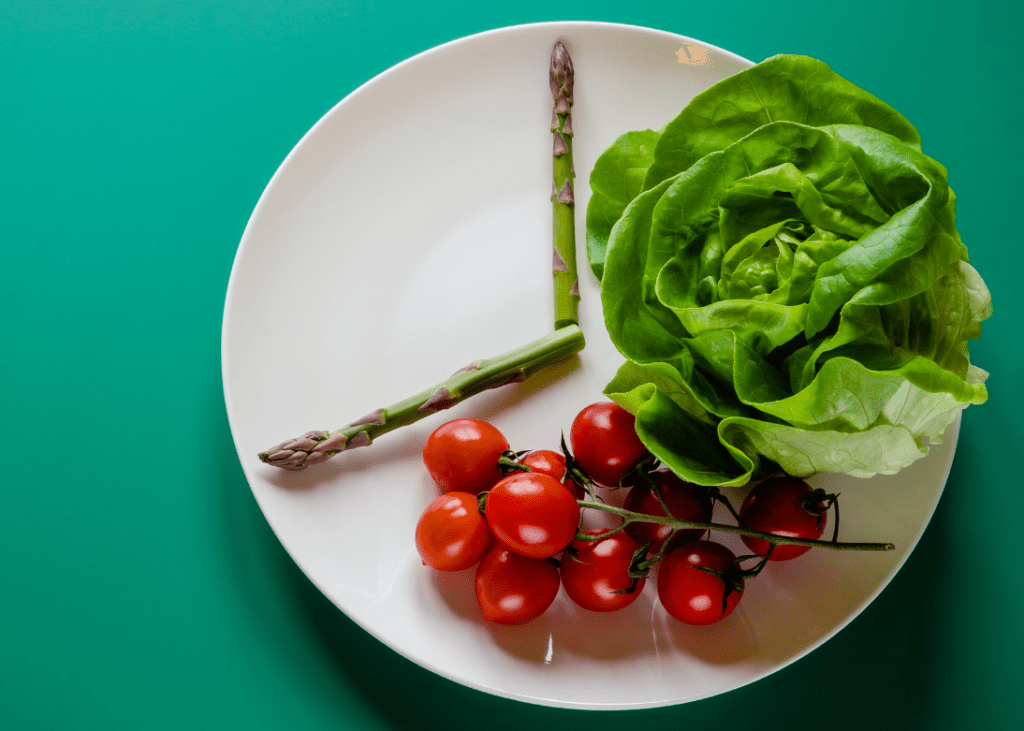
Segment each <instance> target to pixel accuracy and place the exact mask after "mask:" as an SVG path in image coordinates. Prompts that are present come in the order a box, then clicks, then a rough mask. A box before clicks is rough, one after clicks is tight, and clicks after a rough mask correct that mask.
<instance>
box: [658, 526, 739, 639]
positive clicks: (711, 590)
mask: <svg viewBox="0 0 1024 731" xmlns="http://www.w3.org/2000/svg"><path fill="white" fill-rule="evenodd" d="M735 560H736V555H735V554H734V553H733V552H732V551H730V550H729V549H728V548H726V547H725V546H723V545H722V544H720V543H713V542H711V541H692V542H690V543H684V544H683V545H682V546H680V547H679V548H677V549H675V550H674V551H671V552H670V553H669V554H668V555H667V556H666V557H665V558H664V559H663V560H662V562H661V566H660V567H659V568H658V598H659V599H661V604H662V606H663V607H665V611H666V612H668V613H669V614H670V615H671V616H673V617H675V618H676V619H678V620H679V621H680V622H685V623H686V624H698V625H699V624H713V623H715V622H717V621H718V620H720V619H724V618H725V617H728V616H729V614H730V613H731V612H732V610H733V609H735V608H736V605H737V604H738V603H739V601H740V597H742V596H743V580H742V579H736V581H737V582H738V587H737V588H733V589H732V590H730V591H729V592H728V594H726V589H727V586H728V585H727V584H726V581H725V580H723V579H721V578H719V577H718V576H715V575H713V574H709V573H707V572H706V571H702V570H700V569H699V568H697V567H698V566H705V567H707V568H710V569H714V570H715V571H720V572H722V573H725V572H727V571H729V570H730V569H731V568H732V566H733V562H734V561H735ZM723 597H724V599H725V611H722V600H723Z"/></svg>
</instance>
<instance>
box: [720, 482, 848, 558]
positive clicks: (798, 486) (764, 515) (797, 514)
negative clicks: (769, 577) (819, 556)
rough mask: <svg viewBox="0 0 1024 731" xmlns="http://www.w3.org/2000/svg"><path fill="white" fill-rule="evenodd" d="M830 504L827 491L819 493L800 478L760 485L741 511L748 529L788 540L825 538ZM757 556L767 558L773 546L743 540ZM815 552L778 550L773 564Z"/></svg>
mask: <svg viewBox="0 0 1024 731" xmlns="http://www.w3.org/2000/svg"><path fill="white" fill-rule="evenodd" d="M828 504H829V501H828V500H827V497H826V495H825V493H824V491H816V490H814V488H812V487H811V486H810V485H808V484H807V483H806V482H804V481H803V480H801V479H799V478H796V477H773V478H770V479H767V480H765V481H764V482H762V483H760V484H759V485H757V486H756V487H755V488H754V489H753V490H751V491H750V494H749V495H747V499H746V500H744V501H743V506H742V507H741V508H740V522H742V523H743V525H744V526H746V527H747V528H753V529H754V530H759V531H763V532H765V533H772V534H774V535H777V536H785V537H787V538H812V539H817V538H821V534H822V532H823V531H824V530H825V525H826V524H827V523H828V514H827V513H825V512H824V511H825V509H826V508H827V507H828ZM742 538H743V542H744V543H745V544H747V548H749V549H750V550H751V551H753V552H754V553H757V554H759V555H762V556H763V555H764V554H765V553H767V552H768V546H769V543H768V541H766V540H763V539H761V538H751V537H749V536H742ZM809 550H811V547H810V546H776V547H775V550H774V551H772V555H771V556H770V557H769V560H770V561H788V560H789V559H791V558H796V557H797V556H800V555H801V554H804V553H806V552H807V551H809Z"/></svg>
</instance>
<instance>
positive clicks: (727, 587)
mask: <svg viewBox="0 0 1024 731" xmlns="http://www.w3.org/2000/svg"><path fill="white" fill-rule="evenodd" d="M758 558H760V557H758ZM741 560H742V558H737V559H736V561H735V562H733V565H732V566H731V567H730V568H728V569H726V570H725V571H719V570H718V569H713V568H711V567H710V566H694V567H693V568H695V569H697V570H698V571H703V572H704V573H706V574H711V575H712V576H714V577H716V578H718V579H721V580H722V585H723V587H724V588H723V589H722V613H721V614H720V615H718V616H719V619H721V618H722V617H724V616H725V613H726V612H728V611H729V595H730V594H732V593H733V592H736V593H737V594H742V593H743V586H744V584H743V580H744V578H746V577H747V572H745V571H744V570H743V569H741V568H739V567H738V566H737V563H738V562H739V561H741ZM758 571H760V568H759V569H758Z"/></svg>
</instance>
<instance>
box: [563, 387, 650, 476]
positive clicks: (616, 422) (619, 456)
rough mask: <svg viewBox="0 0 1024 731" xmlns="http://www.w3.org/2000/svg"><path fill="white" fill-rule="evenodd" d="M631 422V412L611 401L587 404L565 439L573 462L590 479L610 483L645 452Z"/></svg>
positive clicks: (627, 469) (627, 471)
mask: <svg viewBox="0 0 1024 731" xmlns="http://www.w3.org/2000/svg"><path fill="white" fill-rule="evenodd" d="M635 424H636V419H634V418H633V415H632V414H630V413H629V412H628V411H626V410H625V409H624V408H622V407H621V406H619V405H618V404H616V403H613V402H611V401H602V402H599V403H596V404H591V405H590V406H588V407H586V408H585V409H583V410H582V411H581V412H580V413H579V414H577V415H576V418H575V419H574V420H573V422H572V428H571V429H570V430H569V443H570V445H571V447H572V454H573V457H574V458H575V459H576V462H577V463H578V464H579V466H580V467H581V468H582V469H583V471H584V472H586V473H587V475H589V476H590V478H591V479H592V480H594V481H595V482H597V483H600V484H602V485H607V486H609V487H614V486H616V485H618V484H619V483H620V482H621V481H622V478H624V477H625V476H626V475H627V474H629V472H630V470H632V469H633V468H634V467H636V465H637V464H639V463H640V461H641V460H642V459H644V458H645V457H647V456H649V454H650V453H649V452H648V451H647V448H646V447H645V446H644V445H643V442H641V441H640V437H638V436H637V435H636V426H635Z"/></svg>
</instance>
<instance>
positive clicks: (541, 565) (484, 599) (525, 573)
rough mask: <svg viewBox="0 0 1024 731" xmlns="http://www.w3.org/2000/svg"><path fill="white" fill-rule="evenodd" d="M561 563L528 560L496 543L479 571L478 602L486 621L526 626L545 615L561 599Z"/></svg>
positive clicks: (477, 582) (478, 568)
mask: <svg viewBox="0 0 1024 731" xmlns="http://www.w3.org/2000/svg"><path fill="white" fill-rule="evenodd" d="M558 587H559V578H558V564H557V563H556V562H555V561H554V560H552V559H548V558H527V557H526V556H520V555H519V554H518V553H516V552H514V551H511V550H509V548H508V547H507V546H503V545H502V544H500V543H497V542H495V544H494V545H493V546H492V547H491V550H490V551H488V553H487V555H486V556H484V558H483V560H482V561H481V562H480V565H479V566H478V567H477V569H476V600H477V603H478V604H479V605H480V611H481V612H483V615H484V619H486V620H487V621H489V622H496V623H498V624H523V623H524V622H529V621H530V620H531V619H536V618H537V617H539V616H540V615H542V614H543V613H544V612H545V611H546V610H547V608H548V607H550V606H551V604H552V603H553V602H554V601H555V597H556V596H558Z"/></svg>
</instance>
